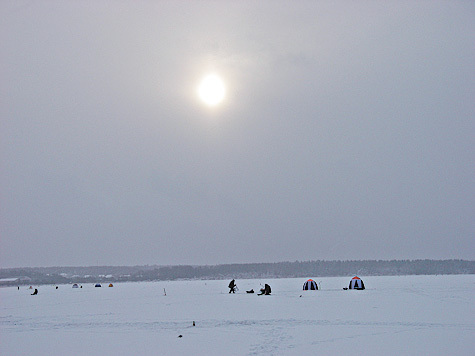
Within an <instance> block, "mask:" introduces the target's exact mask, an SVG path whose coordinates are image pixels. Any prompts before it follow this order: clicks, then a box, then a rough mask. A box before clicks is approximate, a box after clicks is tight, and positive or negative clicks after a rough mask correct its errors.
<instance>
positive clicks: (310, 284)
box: [303, 279, 318, 290]
mask: <svg viewBox="0 0 475 356" xmlns="http://www.w3.org/2000/svg"><path fill="white" fill-rule="evenodd" d="M303 290H318V286H317V283H315V281H314V280H313V279H309V280H308V281H306V282H305V283H304V284H303Z"/></svg>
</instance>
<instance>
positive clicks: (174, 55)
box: [0, 0, 475, 267]
mask: <svg viewBox="0 0 475 356" xmlns="http://www.w3.org/2000/svg"><path fill="white" fill-rule="evenodd" d="M474 19H475V3H474V2H473V1H432V0H431V1H415V2H414V1H407V2H404V1H392V2H391V1H356V2H354V1H340V2H338V1H301V2H287V1H282V2H279V1H259V2H257V1H249V2H244V1H235V2H224V1H223V2H219V1H213V2H204V1H199V2H178V1H169V2H164V1H143V2H141V1H129V2H126V1H97V0H94V1H17V0H15V1H7V0H4V1H2V2H0V40H1V49H0V51H1V52H0V55H1V57H0V115H1V122H0V130H1V131H0V194H1V195H0V199H1V201H0V204H1V205H0V224H1V225H0V234H1V246H0V247H1V252H0V260H1V261H0V267H18V266H54V265H95V264H100V265H136V264H138V265H141V264H220V263H228V262H231V263H240V262H273V261H294V260H315V259H327V260H329V259H416V258H434V259H445V258H464V259H475V216H474V215H475V214H474V212H475V194H474V193H475V179H474V178H475V170H474V168H475V150H474V148H475V145H474V143H475V142H474V137H475V124H474V122H475V120H474V119H475V21H474ZM211 72H214V73H216V74H218V75H219V76H220V77H221V78H222V79H223V81H224V83H225V85H226V97H225V99H224V101H223V102H222V103H221V104H220V105H218V106H216V107H214V108H210V107H207V106H206V105H204V104H203V103H202V102H200V100H199V99H198V96H197V86H198V84H199V82H200V80H201V78H202V77H203V76H204V75H205V74H207V73H211Z"/></svg>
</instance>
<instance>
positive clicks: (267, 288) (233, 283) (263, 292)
mask: <svg viewBox="0 0 475 356" xmlns="http://www.w3.org/2000/svg"><path fill="white" fill-rule="evenodd" d="M228 288H229V293H236V290H237V285H236V281H235V280H234V279H233V280H232V281H231V282H229V285H228ZM271 291H272V290H271V288H270V285H268V284H267V283H266V284H265V285H264V287H263V288H261V290H260V293H259V294H258V295H270V293H271ZM246 293H250V294H252V293H254V289H251V290H247V291H246Z"/></svg>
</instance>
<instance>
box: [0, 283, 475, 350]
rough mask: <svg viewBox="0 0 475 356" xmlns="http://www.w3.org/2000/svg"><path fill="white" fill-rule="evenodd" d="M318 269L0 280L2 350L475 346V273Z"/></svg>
mask: <svg viewBox="0 0 475 356" xmlns="http://www.w3.org/2000/svg"><path fill="white" fill-rule="evenodd" d="M309 277H310V278H313V279H314V280H315V281H316V282H320V285H321V290H319V291H302V285H303V283H304V282H305V280H306V278H295V279H274V280H272V279H271V280H263V279H259V280H236V283H237V285H238V287H239V291H238V292H237V293H236V294H228V288H227V285H228V282H229V281H216V280H213V281H173V282H150V283H117V284H115V285H114V287H113V288H108V287H107V284H106V285H103V287H102V288H95V287H94V285H83V288H82V289H81V288H78V289H73V288H71V285H60V286H59V288H58V289H55V287H54V286H39V287H38V286H33V287H34V288H35V287H36V288H38V290H39V293H38V295H36V296H31V295H30V294H31V293H32V291H31V290H29V289H27V287H21V288H20V290H17V288H16V287H15V288H10V287H9V288H0V307H1V315H0V325H1V329H0V338H1V339H0V354H1V355H28V356H31V355H35V356H38V355H101V356H103V355H345V354H348V355H360V354H361V355H363V354H364V355H475V275H456V276H398V277H365V276H360V277H362V278H363V280H364V283H365V285H366V290H364V291H354V290H348V291H344V290H343V289H342V288H343V287H347V286H348V283H349V281H350V279H351V277H352V276H348V277H345V278H342V277H333V278H318V277H313V276H309ZM261 283H262V284H264V283H269V284H270V285H271V287H272V295H270V296H257V295H256V294H246V292H245V290H248V289H251V288H253V289H254V290H255V291H256V292H257V291H258V290H259V288H260V284H261ZM164 288H165V290H166V296H165V295H164ZM193 321H195V326H193ZM179 335H182V337H181V338H180V337H178V336H179Z"/></svg>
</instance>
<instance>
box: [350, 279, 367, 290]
mask: <svg viewBox="0 0 475 356" xmlns="http://www.w3.org/2000/svg"><path fill="white" fill-rule="evenodd" d="M348 289H364V283H363V280H362V279H361V278H360V277H358V276H354V277H353V278H352V279H351V281H350V286H349V287H348Z"/></svg>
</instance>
